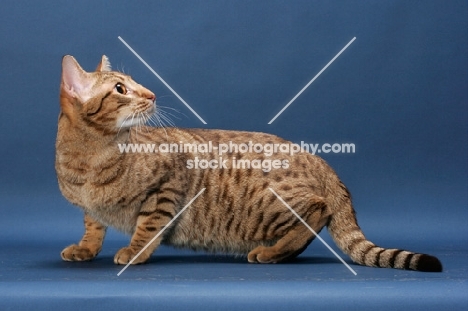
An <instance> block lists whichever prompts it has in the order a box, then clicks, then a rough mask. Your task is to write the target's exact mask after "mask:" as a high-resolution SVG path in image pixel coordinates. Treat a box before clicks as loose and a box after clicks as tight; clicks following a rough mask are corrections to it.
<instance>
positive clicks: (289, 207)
mask: <svg viewBox="0 0 468 311" xmlns="http://www.w3.org/2000/svg"><path fill="white" fill-rule="evenodd" d="M268 189H270V191H271V192H272V193H273V194H274V195H276V197H277V198H278V199H279V200H280V201H281V202H282V203H283V204H284V205H285V206H286V207H287V208H288V209H289V210H290V211H291V212H292V213H293V214H294V216H296V217H297V218H298V219H299V220H300V221H301V222H302V223H303V224H304V225H305V226H306V227H307V229H309V230H310V231H311V232H312V233H313V234H314V235H315V236H316V237H317V239H319V240H320V242H322V243H323V245H325V246H326V247H327V248H328V249H329V250H330V251H331V252H332V253H333V255H335V256H336V258H338V259H339V260H340V261H341V262H342V263H343V264H344V265H345V266H346V268H348V269H349V271H351V272H352V273H353V274H354V275H357V273H356V271H354V270H353V268H351V267H350V266H349V265H348V264H347V263H346V262H345V261H344V260H343V258H341V257H340V255H338V254H337V253H336V252H335V251H334V250H333V248H331V247H330V245H328V244H327V242H325V241H324V240H323V239H322V238H321V237H320V236H319V235H318V234H317V232H315V230H314V229H312V228H311V227H310V226H309V224H308V223H306V222H305V221H304V219H302V218H301V216H299V214H298V213H296V211H295V210H293V209H292V208H291V206H289V205H288V203H286V202H285V201H284V200H283V198H282V197H280V196H279V195H278V194H277V193H276V192H275V190H273V189H272V188H268Z"/></svg>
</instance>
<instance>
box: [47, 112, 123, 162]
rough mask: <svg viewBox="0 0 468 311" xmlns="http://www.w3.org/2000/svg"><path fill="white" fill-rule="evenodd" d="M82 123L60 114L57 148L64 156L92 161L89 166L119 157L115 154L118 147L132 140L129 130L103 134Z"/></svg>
mask: <svg viewBox="0 0 468 311" xmlns="http://www.w3.org/2000/svg"><path fill="white" fill-rule="evenodd" d="M82 123H84V121H81V120H70V118H68V117H67V116H66V115H65V114H63V113H61V114H60V117H59V122H58V131H57V142H56V147H57V152H58V153H60V154H62V156H70V157H72V158H74V159H77V158H80V159H82V160H86V161H91V162H88V163H89V164H93V162H104V161H107V160H108V159H109V158H111V157H112V158H114V157H116V156H118V155H116V152H115V151H116V150H117V145H118V144H119V143H126V142H128V141H129V139H130V131H129V130H128V129H122V130H120V131H119V132H118V133H115V132H113V133H103V132H102V131H100V130H99V129H95V128H92V127H90V126H87V125H86V124H82ZM96 164H98V163H96Z"/></svg>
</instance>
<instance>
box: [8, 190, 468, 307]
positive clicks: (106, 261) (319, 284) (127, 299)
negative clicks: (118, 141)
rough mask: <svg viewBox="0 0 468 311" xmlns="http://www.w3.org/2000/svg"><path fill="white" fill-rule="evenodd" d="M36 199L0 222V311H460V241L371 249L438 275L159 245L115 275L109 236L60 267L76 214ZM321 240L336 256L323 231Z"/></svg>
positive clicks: (322, 253)
mask: <svg viewBox="0 0 468 311" xmlns="http://www.w3.org/2000/svg"><path fill="white" fill-rule="evenodd" d="M36 199H37V200H36V202H37V207H38V209H35V212H32V211H31V212H30V213H27V214H26V215H23V216H21V209H20V208H19V207H21V206H22V205H24V204H27V202H28V199H21V198H18V197H16V198H14V199H11V200H7V203H8V204H10V206H16V207H18V208H17V209H11V213H10V214H9V215H8V216H7V217H6V218H5V217H4V218H2V220H1V221H0V225H2V227H3V228H4V229H5V228H7V229H8V230H5V231H4V236H3V238H2V239H1V240H0V246H1V252H0V263H1V266H0V267H1V268H0V310H33V309H34V310H41V309H47V310H56V309H63V310H93V309H100V310H107V309H112V310H134V309H137V308H144V310H149V309H150V308H151V309H155V310H156V309H157V310H220V309H225V310H250V309H255V310H312V309H315V310H328V309H329V310H339V309H345V308H346V309H347V310H366V309H373V310H403V309H406V310H408V309H412V310H419V309H425V310H467V308H468V294H467V293H468V286H467V266H468V260H467V259H468V249H467V247H466V244H464V243H461V242H459V243H454V242H449V241H445V242H444V241H442V240H441V241H437V242H430V241H395V240H390V239H387V240H383V241H382V239H381V241H379V243H380V244H382V245H383V246H399V247H404V248H408V249H411V250H418V251H426V252H429V251H430V252H431V253H432V254H433V255H436V256H438V257H439V258H440V259H441V261H442V263H443V264H444V269H445V270H444V272H443V273H422V272H413V271H401V270H392V269H378V268H368V267H362V266H357V265H354V264H352V263H351V261H350V260H349V259H348V258H347V257H345V255H343V258H344V259H345V260H346V261H347V262H348V263H349V264H351V266H352V268H353V269H354V270H355V271H356V272H357V276H354V275H353V274H352V273H351V272H350V271H349V270H348V269H347V268H346V267H345V266H344V265H342V264H341V262H339V261H338V260H337V259H336V258H335V257H334V256H333V254H331V253H330V252H329V251H328V250H327V249H326V248H325V246H324V245H322V244H321V243H320V241H318V240H317V241H314V243H312V244H311V245H310V246H309V248H308V249H307V251H306V252H304V253H303V254H302V255H301V256H300V257H299V258H298V259H297V260H295V261H294V262H291V263H287V264H276V265H259V264H248V263H247V262H246V260H245V259H244V258H235V257H229V256H219V255H210V254H205V253H195V252H192V251H186V250H176V249H173V248H171V247H164V246H163V247H161V248H159V249H158V250H157V251H156V253H155V254H154V255H153V257H152V259H151V261H150V262H149V263H148V264H145V265H139V266H130V267H129V268H128V269H127V270H125V271H124V272H123V273H122V274H121V275H120V276H117V273H118V272H119V271H120V270H121V269H122V268H123V267H122V266H116V265H114V264H113V255H114V253H115V252H116V251H117V250H118V249H119V248H120V247H122V246H125V245H126V243H127V242H128V239H127V238H126V237H124V236H122V235H120V234H118V233H115V232H113V231H112V230H111V231H110V232H109V235H108V239H107V240H106V242H105V244H104V248H103V251H102V252H101V254H100V255H99V256H98V257H97V258H96V259H95V260H94V261H92V262H84V263H69V262H63V261H61V259H60V255H59V254H60V251H61V250H62V248H63V247H65V246H67V245H68V244H71V243H73V242H75V240H77V239H78V238H79V237H80V236H81V233H82V232H81V230H82V228H81V226H80V225H81V220H80V212H79V211H78V210H77V209H74V208H71V207H70V206H67V204H66V203H64V201H63V200H62V199H61V198H60V197H59V196H51V197H42V198H36ZM59 205H64V207H68V208H60V209H59V208H57V206H59ZM52 210H54V211H55V213H51V211H52ZM41 219H42V220H41ZM60 219H62V221H60ZM321 236H322V237H323V238H324V239H325V240H326V241H327V242H328V243H329V244H330V245H331V246H332V247H333V248H334V249H335V250H337V247H336V246H335V245H334V244H333V242H332V241H331V240H330V238H329V236H328V234H327V233H326V232H323V233H322V234H321ZM454 240H455V239H454ZM434 244H435V245H434ZM339 254H340V255H341V254H342V253H341V252H339Z"/></svg>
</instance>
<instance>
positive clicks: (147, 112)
mask: <svg viewBox="0 0 468 311" xmlns="http://www.w3.org/2000/svg"><path fill="white" fill-rule="evenodd" d="M155 112H156V107H155V104H153V103H152V104H151V105H148V106H147V107H145V109H143V110H141V111H135V112H133V113H131V114H129V115H127V116H126V117H125V118H122V119H121V120H120V122H118V124H117V127H118V128H128V127H132V126H142V125H144V124H146V122H148V121H149V120H150V119H151V116H152V115H153V114H154V113H155Z"/></svg>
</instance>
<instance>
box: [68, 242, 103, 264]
mask: <svg viewBox="0 0 468 311" xmlns="http://www.w3.org/2000/svg"><path fill="white" fill-rule="evenodd" d="M60 255H61V256H62V259H63V260H65V261H88V260H91V259H93V258H94V257H96V255H97V254H93V253H92V252H91V250H89V248H86V247H83V246H79V245H76V244H73V245H70V246H68V247H66V248H65V249H64V250H63V251H62V253H61V254H60Z"/></svg>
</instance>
